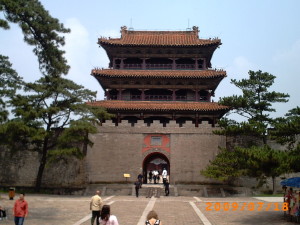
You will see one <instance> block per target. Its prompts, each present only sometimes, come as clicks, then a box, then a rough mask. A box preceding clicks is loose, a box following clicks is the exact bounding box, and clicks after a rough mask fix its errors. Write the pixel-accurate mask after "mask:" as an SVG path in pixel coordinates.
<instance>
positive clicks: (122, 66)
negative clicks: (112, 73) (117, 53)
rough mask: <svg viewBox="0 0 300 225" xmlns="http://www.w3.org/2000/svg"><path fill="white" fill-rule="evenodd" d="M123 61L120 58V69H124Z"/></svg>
mask: <svg viewBox="0 0 300 225" xmlns="http://www.w3.org/2000/svg"><path fill="white" fill-rule="evenodd" d="M124 59H125V58H121V59H120V60H121V63H120V69H124Z"/></svg>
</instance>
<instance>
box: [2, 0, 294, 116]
mask: <svg viewBox="0 0 300 225" xmlns="http://www.w3.org/2000/svg"><path fill="white" fill-rule="evenodd" d="M41 3H42V4H43V6H44V8H45V9H46V10H48V11H49V13H50V15H51V16H52V17H55V18H57V19H59V21H60V22H61V23H63V24H64V26H65V27H66V28H70V29H71V33H70V34H65V41H66V45H65V46H64V47H63V49H64V50H65V51H66V54H65V57H66V58H67V60H68V64H69V65H70V66H71V69H70V71H69V74H68V75H67V76H66V78H68V79H71V80H73V81H74V82H76V83H77V84H81V85H83V86H84V87H85V88H88V89H90V90H93V91H97V100H102V99H103V98H104V94H103V90H102V88H101V86H100V85H99V84H98V82H97V81H96V79H95V78H94V77H92V76H91V75H90V74H91V70H92V69H93V68H95V67H103V68H107V67H108V57H107V55H106V52H105V51H104V49H103V48H101V47H99V45H98V44H97V40H98V38H100V37H102V36H103V37H113V38H119V37H120V35H121V34H120V27H121V26H123V25H125V26H127V27H128V28H129V27H130V28H133V29H134V30H149V31H150V30H155V31H157V30H170V31H175V30H181V31H184V30H186V29H187V28H191V27H193V26H198V27H199V30H200V33H199V37H200V38H214V37H218V38H220V39H221V41H222V45H221V46H220V48H218V49H216V51H215V53H214V55H213V57H212V61H211V62H212V68H217V69H223V70H225V71H226V72H227V77H226V78H225V79H223V81H222V82H221V83H220V85H219V87H218V88H217V90H216V94H215V97H214V98H213V100H214V101H215V102H216V101H218V100H219V98H220V97H225V96H231V95H233V94H241V92H240V90H239V89H238V88H236V87H235V86H234V85H233V84H231V83H230V80H231V79H237V80H240V79H243V78H247V77H248V71H249V70H253V71H257V70H262V71H263V72H268V73H271V74H273V75H275V76H276V79H275V83H274V85H273V86H272V89H271V90H273V91H277V92H283V93H288V94H289V95H290V99H289V102H288V103H284V104H283V103H280V104H275V105H274V107H275V108H276V111H277V112H276V113H275V114H273V116H276V117H277V116H284V114H285V113H287V112H288V110H290V109H292V108H295V107H296V106H300V104H299V103H300V95H299V94H298V90H299V89H300V85H299V84H300V13H299V10H300V1H299V0H285V1H283V0H251V1H250V0H244V1H241V0H226V1H221V0H185V1H183V0H151V1H142V0H109V1H107V0H106V1H103V0H87V1H74V0H72V1H71V0H63V1H61V0H41ZM0 17H1V18H3V14H1V13H0ZM10 26H11V29H10V30H1V31H0V32H1V35H0V54H2V55H6V56H9V58H10V61H11V63H12V64H13V68H14V69H15V70H16V71H17V72H18V73H19V75H20V76H22V77H23V78H24V80H25V81H27V82H34V81H35V80H38V79H39V78H40V77H41V73H40V72H39V70H38V63H37V58H36V56H35V55H34V54H33V52H32V49H33V47H32V46H29V45H27V44H26V43H25V42H24V41H23V35H22V33H21V30H20V28H19V27H18V26H17V25H15V24H10Z"/></svg>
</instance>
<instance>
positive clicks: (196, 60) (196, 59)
mask: <svg viewBox="0 0 300 225" xmlns="http://www.w3.org/2000/svg"><path fill="white" fill-rule="evenodd" d="M193 60H195V70H198V69H199V68H198V67H199V65H198V58H193Z"/></svg>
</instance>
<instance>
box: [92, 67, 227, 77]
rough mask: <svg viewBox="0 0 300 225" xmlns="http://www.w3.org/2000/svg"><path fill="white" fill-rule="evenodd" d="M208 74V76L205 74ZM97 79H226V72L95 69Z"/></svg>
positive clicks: (94, 73) (93, 72) (93, 73)
mask: <svg viewBox="0 0 300 225" xmlns="http://www.w3.org/2000/svg"><path fill="white" fill-rule="evenodd" d="M205 73H207V74H205ZM91 74H92V75H93V76H95V77H116V78H131V77H135V78H136V77H140V78H184V79H186V78H189V79H193V78H202V79H214V78H224V77H226V72H225V71H223V70H220V71H214V70H212V71H200V72H199V71H197V70H190V71H187V70H182V71H181V70H105V69H103V70H101V69H94V70H92V73H91Z"/></svg>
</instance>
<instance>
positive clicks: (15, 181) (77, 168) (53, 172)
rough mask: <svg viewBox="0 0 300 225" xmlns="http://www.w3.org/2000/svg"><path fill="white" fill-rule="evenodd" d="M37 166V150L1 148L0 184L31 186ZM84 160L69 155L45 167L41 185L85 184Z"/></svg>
mask: <svg viewBox="0 0 300 225" xmlns="http://www.w3.org/2000/svg"><path fill="white" fill-rule="evenodd" d="M38 167H39V156H38V154H37V152H32V151H17V152H15V153H13V154H12V153H11V152H9V151H7V150H4V149H1V152H0V186H4V187H8V186H19V187H33V186H34V185H35V181H36V176H37V171H38ZM85 168H86V167H85V160H78V159H76V158H74V157H70V158H69V159H67V160H66V161H58V162H55V163H52V164H50V165H48V166H47V167H46V168H45V171H44V176H43V180H42V187H53V188H55V187H60V188H61V187H72V188H80V187H85V186H86V181H87V178H86V172H85Z"/></svg>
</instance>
